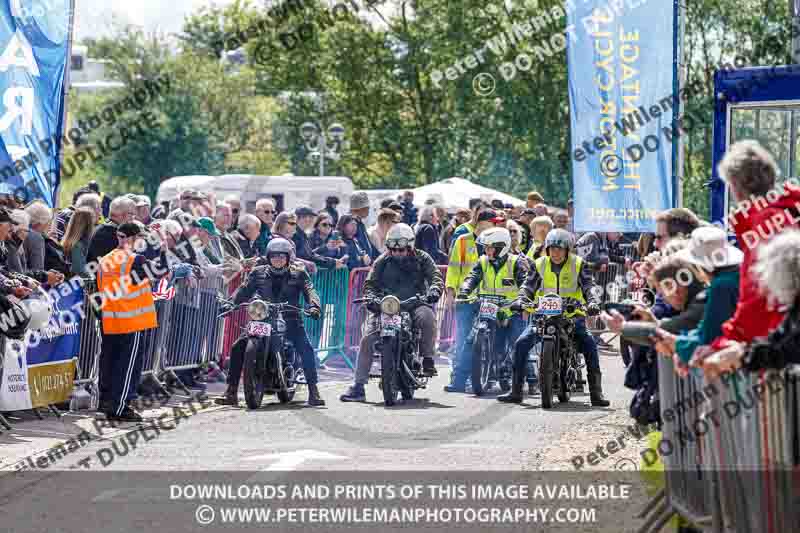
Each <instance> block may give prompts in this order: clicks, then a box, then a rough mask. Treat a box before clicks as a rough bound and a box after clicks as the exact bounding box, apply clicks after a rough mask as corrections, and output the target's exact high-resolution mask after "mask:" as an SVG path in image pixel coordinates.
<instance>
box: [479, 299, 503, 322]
mask: <svg viewBox="0 0 800 533" xmlns="http://www.w3.org/2000/svg"><path fill="white" fill-rule="evenodd" d="M498 309H500V306H498V305H497V304H493V303H491V302H483V303H482V304H481V311H480V313H481V316H482V317H485V318H496V317H497V310H498Z"/></svg>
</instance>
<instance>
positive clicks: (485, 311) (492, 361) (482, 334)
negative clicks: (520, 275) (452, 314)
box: [456, 295, 513, 396]
mask: <svg viewBox="0 0 800 533" xmlns="http://www.w3.org/2000/svg"><path fill="white" fill-rule="evenodd" d="M473 301H474V300H472V299H467V300H456V303H460V302H470V303H471V302H473ZM508 303H509V302H508V300H506V299H505V298H504V297H502V296H492V295H479V296H478V314H477V315H476V316H475V322H474V323H473V326H472V330H471V332H470V334H469V338H468V340H467V342H471V343H472V350H473V351H472V375H471V382H472V391H473V392H474V393H475V395H476V396H480V395H482V394H483V393H484V391H487V390H489V389H490V388H491V383H492V382H497V383H498V384H499V385H500V389H501V390H502V391H503V392H506V391H508V390H509V389H510V388H511V376H512V369H513V355H512V352H511V351H510V350H509V349H508V347H506V346H500V347H498V346H496V345H495V336H496V333H497V328H498V327H499V325H500V323H499V320H498V317H497V314H498V312H500V311H501V310H502V309H504V308H507V307H508Z"/></svg>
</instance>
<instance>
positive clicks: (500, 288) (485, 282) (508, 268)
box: [478, 254, 519, 301]
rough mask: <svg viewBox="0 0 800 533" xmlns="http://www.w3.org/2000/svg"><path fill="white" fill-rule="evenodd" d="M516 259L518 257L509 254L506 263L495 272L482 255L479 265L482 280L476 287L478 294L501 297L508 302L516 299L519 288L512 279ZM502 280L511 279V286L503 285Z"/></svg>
mask: <svg viewBox="0 0 800 533" xmlns="http://www.w3.org/2000/svg"><path fill="white" fill-rule="evenodd" d="M518 259H519V256H517V255H514V254H509V255H508V258H507V259H506V262H505V263H504V264H503V266H502V267H500V270H498V271H497V272H495V270H494V267H493V266H492V265H491V263H490V262H489V258H488V257H486V256H485V255H482V256H481V258H480V265H481V270H482V271H483V279H482V280H481V284H480V285H479V287H478V294H487V295H491V296H502V297H503V298H505V299H506V300H508V301H513V300H514V299H516V297H517V294H519V287H518V286H517V281H516V278H515V277H514V269H515V268H516V266H517V260H518ZM504 279H511V280H512V281H513V282H514V283H513V284H511V285H503V280H504Z"/></svg>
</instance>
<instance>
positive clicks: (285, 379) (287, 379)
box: [276, 352, 295, 403]
mask: <svg viewBox="0 0 800 533" xmlns="http://www.w3.org/2000/svg"><path fill="white" fill-rule="evenodd" d="M276 355H277V356H278V357H279V359H280V360H279V363H280V365H278V366H279V370H278V372H280V374H279V375H278V382H279V383H280V385H281V390H279V391H278V401H280V402H281V403H289V402H291V401H292V399H293V398H294V391H295V388H294V383H292V378H293V376H287V375H286V373H287V372H288V371H289V370H290V367H285V368H284V367H283V357H282V356H281V354H280V352H279V353H278V354H276Z"/></svg>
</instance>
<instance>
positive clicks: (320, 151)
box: [300, 122, 344, 177]
mask: <svg viewBox="0 0 800 533" xmlns="http://www.w3.org/2000/svg"><path fill="white" fill-rule="evenodd" d="M300 136H301V137H302V138H303V142H304V144H305V146H306V149H307V150H309V154H308V156H309V157H319V175H320V177H322V176H324V175H325V158H326V157H329V158H331V159H333V160H338V159H339V158H340V157H341V151H342V141H343V140H344V126H342V125H341V124H339V123H338V122H334V123H333V124H331V125H330V126H328V129H327V131H325V130H324V129H322V128H319V127H317V125H316V124H314V123H313V122H305V123H303V125H302V126H300ZM329 137H330V139H331V140H332V141H333V143H332V145H331V147H330V148H328V145H329V142H328V138H329Z"/></svg>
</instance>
